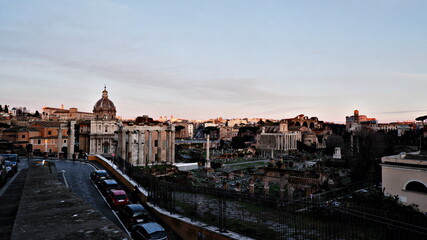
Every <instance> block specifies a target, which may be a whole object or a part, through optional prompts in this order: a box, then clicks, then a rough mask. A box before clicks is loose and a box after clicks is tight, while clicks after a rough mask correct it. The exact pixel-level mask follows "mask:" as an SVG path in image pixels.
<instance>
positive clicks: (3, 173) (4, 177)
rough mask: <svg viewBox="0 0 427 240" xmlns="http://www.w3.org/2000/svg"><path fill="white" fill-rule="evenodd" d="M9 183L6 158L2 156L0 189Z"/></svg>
mask: <svg viewBox="0 0 427 240" xmlns="http://www.w3.org/2000/svg"><path fill="white" fill-rule="evenodd" d="M6 181H7V172H6V164H5V158H4V156H2V155H0V187H2V186H3V185H4V184H5V183H6Z"/></svg>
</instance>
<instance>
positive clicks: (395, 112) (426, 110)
mask: <svg viewBox="0 0 427 240" xmlns="http://www.w3.org/2000/svg"><path fill="white" fill-rule="evenodd" d="M417 112H427V109H423V110H403V111H392V112H381V113H379V114H402V113H417Z"/></svg>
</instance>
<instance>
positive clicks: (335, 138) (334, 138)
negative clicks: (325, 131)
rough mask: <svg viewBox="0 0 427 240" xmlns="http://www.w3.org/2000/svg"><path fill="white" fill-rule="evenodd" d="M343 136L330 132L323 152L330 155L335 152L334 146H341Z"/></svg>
mask: <svg viewBox="0 0 427 240" xmlns="http://www.w3.org/2000/svg"><path fill="white" fill-rule="evenodd" d="M343 142H344V140H343V138H342V137H341V136H339V135H335V134H332V135H331V136H330V137H329V138H328V139H327V140H326V148H325V154H328V155H332V154H333V153H334V152H335V148H336V147H341V146H342V145H343Z"/></svg>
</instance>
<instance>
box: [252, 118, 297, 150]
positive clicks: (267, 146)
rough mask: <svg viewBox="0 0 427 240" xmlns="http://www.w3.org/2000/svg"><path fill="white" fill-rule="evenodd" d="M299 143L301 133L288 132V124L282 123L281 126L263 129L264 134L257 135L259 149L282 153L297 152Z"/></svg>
mask: <svg viewBox="0 0 427 240" xmlns="http://www.w3.org/2000/svg"><path fill="white" fill-rule="evenodd" d="M266 129H269V130H270V131H267V130H266ZM298 141H301V132H299V131H296V132H290V131H288V126H287V123H286V122H285V121H282V122H281V123H280V124H279V126H276V127H273V128H271V127H270V128H268V127H263V128H262V132H261V133H260V134H258V135H257V149H261V150H280V151H289V150H297V143H298Z"/></svg>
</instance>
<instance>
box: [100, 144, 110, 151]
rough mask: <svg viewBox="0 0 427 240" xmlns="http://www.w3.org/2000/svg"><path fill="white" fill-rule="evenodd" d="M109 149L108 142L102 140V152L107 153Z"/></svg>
mask: <svg viewBox="0 0 427 240" xmlns="http://www.w3.org/2000/svg"><path fill="white" fill-rule="evenodd" d="M109 151H110V144H109V143H108V142H104V143H103V144H102V152H103V153H109Z"/></svg>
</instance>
